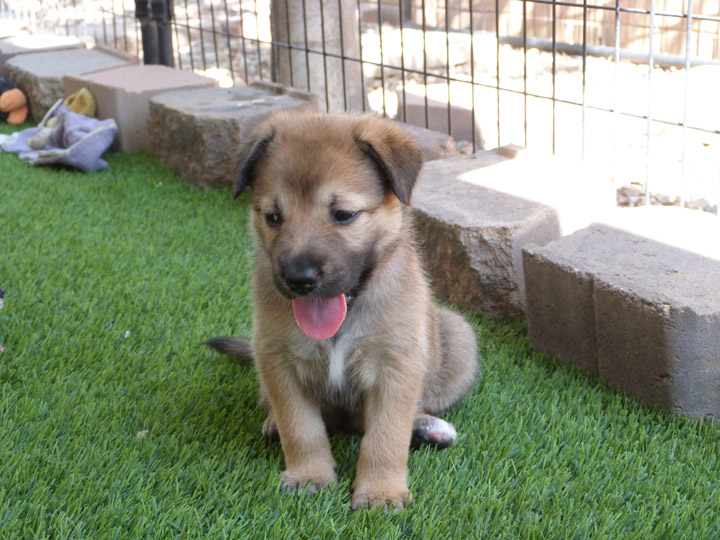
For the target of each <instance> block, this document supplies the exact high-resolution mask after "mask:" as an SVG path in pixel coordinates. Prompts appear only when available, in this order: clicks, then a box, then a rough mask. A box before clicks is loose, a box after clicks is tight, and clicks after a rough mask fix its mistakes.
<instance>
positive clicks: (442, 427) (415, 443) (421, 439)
mask: <svg viewBox="0 0 720 540" xmlns="http://www.w3.org/2000/svg"><path fill="white" fill-rule="evenodd" d="M456 440H457V431H455V427H454V426H453V425H452V424H450V423H448V422H446V421H445V420H442V419H440V418H436V417H434V416H429V415H422V416H418V417H417V418H415V421H414V422H413V429H412V439H411V441H410V446H411V447H412V448H419V447H420V446H422V445H424V444H427V445H430V446H435V447H436V448H448V447H449V446H452V445H453V444H455V441H456Z"/></svg>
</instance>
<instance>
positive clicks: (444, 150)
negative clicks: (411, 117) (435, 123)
mask: <svg viewBox="0 0 720 540" xmlns="http://www.w3.org/2000/svg"><path fill="white" fill-rule="evenodd" d="M400 127H402V128H403V129H404V130H405V131H407V132H408V133H409V134H410V135H412V137H413V138H414V139H415V140H416V141H417V142H419V143H420V147H421V148H422V156H423V161H433V160H435V159H445V158H449V157H457V156H458V155H459V154H458V152H457V144H456V143H455V139H453V138H452V137H451V136H450V135H447V134H445V133H440V132H439V131H432V130H430V129H425V128H423V127H419V126H413V125H411V124H403V123H400Z"/></svg>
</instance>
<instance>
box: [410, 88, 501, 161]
mask: <svg viewBox="0 0 720 540" xmlns="http://www.w3.org/2000/svg"><path fill="white" fill-rule="evenodd" d="M426 92H427V96H426ZM471 92H472V88H471V86H470V85H469V84H468V85H462V86H461V85H455V86H452V88H451V95H450V103H451V105H450V107H449V108H448V89H447V86H446V85H443V84H428V85H427V87H425V86H420V85H408V86H407V87H406V88H405V92H402V91H399V92H398V100H399V103H398V117H399V118H400V119H401V120H403V121H404V122H406V123H407V124H410V125H414V126H421V127H425V126H426V122H425V120H426V119H427V127H428V128H429V129H431V130H435V131H439V132H443V133H447V131H448V127H449V128H450V135H452V137H453V138H454V139H455V140H457V141H472V140H473V133H474V134H475V135H474V137H475V144H476V146H477V148H486V147H487V142H486V140H485V137H484V130H483V129H482V123H483V121H484V114H485V111H484V110H482V109H481V108H480V107H479V106H478V107H476V109H475V120H474V122H473V110H472V94H471ZM403 102H404V106H403ZM477 103H478V104H479V103H480V101H478V102H477ZM426 107H427V114H426V110H425V109H426ZM403 111H404V116H403ZM448 112H449V115H450V124H449V125H448Z"/></svg>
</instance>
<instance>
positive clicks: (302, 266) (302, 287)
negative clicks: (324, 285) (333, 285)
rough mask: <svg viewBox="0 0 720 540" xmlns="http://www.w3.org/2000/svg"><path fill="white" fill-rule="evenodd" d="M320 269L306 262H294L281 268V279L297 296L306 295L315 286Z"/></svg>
mask: <svg viewBox="0 0 720 540" xmlns="http://www.w3.org/2000/svg"><path fill="white" fill-rule="evenodd" d="M319 278H320V269H319V268H318V267H317V266H316V265H314V264H311V263H309V262H307V261H294V262H292V263H290V264H288V265H286V266H285V268H283V279H284V280H285V283H286V284H287V286H288V288H289V289H290V290H291V291H292V292H294V293H297V294H308V293H310V292H311V291H312V290H313V289H314V288H315V286H316V285H317V282H318V279H319Z"/></svg>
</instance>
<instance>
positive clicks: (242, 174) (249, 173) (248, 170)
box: [233, 135, 273, 199]
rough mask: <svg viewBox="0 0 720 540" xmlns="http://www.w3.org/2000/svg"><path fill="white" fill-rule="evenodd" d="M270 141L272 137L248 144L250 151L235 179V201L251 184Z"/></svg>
mask: <svg viewBox="0 0 720 540" xmlns="http://www.w3.org/2000/svg"><path fill="white" fill-rule="evenodd" d="M272 140H273V136H272V135H269V136H267V137H265V138H261V139H255V140H254V142H250V143H249V147H250V150H249V151H248V153H247V155H246V156H245V159H244V160H243V161H242V163H241V164H240V169H239V170H238V174H237V178H236V179H235V190H234V191H233V199H237V198H238V197H239V196H240V194H241V193H242V192H243V191H245V188H246V187H247V186H248V185H250V183H251V182H252V180H253V176H254V174H255V169H256V168H257V165H258V163H259V162H260V160H261V159H262V157H263V156H264V155H265V153H266V152H267V149H268V147H269V146H270V143H271V142H272Z"/></svg>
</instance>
